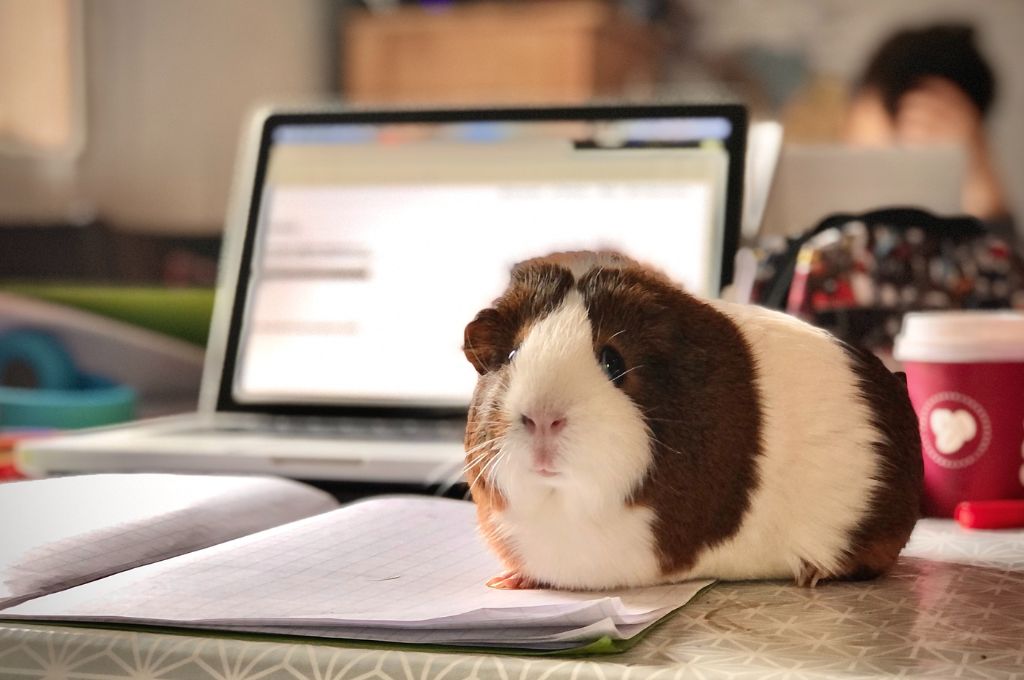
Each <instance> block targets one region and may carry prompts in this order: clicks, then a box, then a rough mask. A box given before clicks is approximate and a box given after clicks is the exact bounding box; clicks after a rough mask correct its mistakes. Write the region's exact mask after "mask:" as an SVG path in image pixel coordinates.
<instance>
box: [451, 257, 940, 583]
mask: <svg viewBox="0 0 1024 680" xmlns="http://www.w3.org/2000/svg"><path fill="white" fill-rule="evenodd" d="M463 349H464V352H465V355H466V357H467V359H469V361H470V362H471V363H472V364H473V366H474V367H475V368H476V370H477V372H478V373H479V377H478V379H477V385H476V388H475V391H474V393H473V397H472V401H471V405H470V409H469V414H468V423H467V428H466V438H465V444H466V472H467V480H468V481H469V483H470V490H471V493H472V497H473V499H474V502H475V503H476V506H477V516H478V520H479V526H480V529H481V532H482V534H483V536H484V537H485V539H486V540H487V542H488V543H489V545H490V546H491V547H492V548H493V549H494V551H495V552H496V553H497V555H498V556H499V558H500V559H501V561H502V562H503V563H504V565H505V567H507V571H505V572H504V573H503V574H499V575H497V576H496V577H495V578H493V579H491V581H489V585H492V586H494V587H499V588H532V587H551V588H559V589H574V590H591V589H606V588H617V587H630V586H641V585H651V584H661V583H669V582H675V581H681V580H686V579H691V578H719V579H726V580H741V579H742V580H745V579H780V578H782V579H788V578H793V579H795V581H796V582H797V583H798V584H800V585H806V586H814V585H816V584H817V582H818V581H819V580H821V579H837V580H838V579H850V580H853V579H867V578H873V577H875V576H878V575H880V574H882V573H884V572H886V571H887V570H888V569H889V568H890V567H891V566H892V565H893V563H894V562H895V561H896V558H897V556H898V555H899V552H900V550H901V549H902V548H903V546H904V545H905V544H906V542H907V539H908V537H909V535H910V532H911V530H912V529H913V527H914V524H915V522H916V520H917V517H918V506H919V495H920V487H921V479H922V462H921V443H920V438H919V433H918V425H917V418H916V417H915V415H914V411H913V408H912V407H911V404H910V400H909V397H908V395H907V391H906V386H905V383H904V382H901V380H900V379H899V377H898V376H897V375H895V374H893V373H891V372H889V371H888V370H887V369H886V368H885V367H884V366H883V364H882V363H881V362H880V361H879V360H878V359H877V358H875V357H874V356H873V355H872V354H870V353H868V352H865V351H862V350H860V349H857V348H855V347H852V346H850V345H848V344H845V343H843V342H841V341H839V340H838V339H836V338H835V337H833V336H832V335H830V334H829V333H827V332H825V331H823V330H820V329H818V328H815V327H813V326H810V325H808V324H806V323H804V322H802V321H800V320H798V319H796V318H793V317H790V316H787V315H785V314H781V313H778V312H774V311H770V310H767V309H763V308H759V307H755V306H751V305H737V304H730V303H726V302H722V301H717V300H707V299H698V298H697V297H694V296H692V295H690V294H688V293H686V292H684V291H683V289H682V288H681V287H679V286H677V285H675V284H674V283H673V282H672V281H670V280H669V279H668V278H667V277H666V276H665V275H664V274H662V273H660V272H658V271H655V270H653V269H651V268H648V267H646V266H643V265H641V264H639V263H638V262H636V261H634V260H631V259H629V258H627V257H625V256H623V255H620V254H617V253H610V252H602V253H589V252H577V253H557V254H554V255H551V256H548V257H542V258H537V259H533V260H529V261H526V262H523V263H521V264H518V265H516V266H515V267H514V269H513V271H512V274H511V281H510V283H509V285H508V288H507V289H506V291H505V292H504V293H503V294H502V295H501V297H499V298H498V299H497V300H496V301H495V302H494V303H493V306H492V307H490V308H487V309H484V310H483V311H481V312H479V313H478V314H477V315H476V318H474V319H473V321H472V322H470V323H469V325H468V326H467V327H466V330H465V341H464V346H463Z"/></svg>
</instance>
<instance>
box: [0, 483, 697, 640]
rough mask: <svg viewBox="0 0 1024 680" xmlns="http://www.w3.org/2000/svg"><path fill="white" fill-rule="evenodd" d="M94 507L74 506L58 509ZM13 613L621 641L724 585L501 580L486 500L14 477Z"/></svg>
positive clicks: (9, 597)
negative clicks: (482, 511)
mask: <svg viewBox="0 0 1024 680" xmlns="http://www.w3.org/2000/svg"><path fill="white" fill-rule="evenodd" d="M69 499H74V500H75V501H76V502H78V504H79V507H80V508H82V509H81V511H80V512H79V513H77V514H74V515H68V514H64V513H61V514H58V513H53V512H52V507H53V506H54V504H63V503H67V502H68V500H69ZM8 511H9V512H10V513H13V512H15V511H17V512H22V513H26V514H25V517H26V519H25V522H24V523H23V525H22V526H21V527H20V528H16V529H17V530H16V531H14V532H13V533H12V535H9V536H8V540H7V541H5V543H4V545H3V546H0V619H17V620H30V621H61V622H76V623H82V622H84V623H93V624H99V625H107V626H109V625H114V626H125V625H137V626H139V625H141V626H158V627H173V628H188V629H198V630H204V631H219V632H221V633H234V634H240V633H247V634H251V633H263V634H274V635H290V636H295V635H299V636H309V637H317V638H332V639H345V640H361V641H373V642H385V643H406V644H430V645H448V646H459V647H482V648H500V649H505V650H517V651H524V650H532V651H559V650H568V649H572V650H576V651H580V650H586V651H592V652H600V651H606V652H607V651H616V650H618V649H620V648H622V647H624V646H627V645H628V644H629V643H630V642H631V641H634V640H635V639H636V638H637V636H638V635H640V634H641V633H643V632H644V631H645V630H646V629H648V628H649V627H650V626H652V625H654V624H655V623H656V622H657V621H659V620H660V619H662V618H663V617H665V616H666V615H668V614H669V613H671V612H672V611H674V610H676V609H678V608H679V607H681V606H683V605H684V604H685V603H686V602H688V601H689V600H690V599H691V598H692V597H694V596H695V595H696V594H697V593H699V592H700V591H701V590H703V589H704V588H705V587H707V586H708V585H710V583H711V582H710V581H691V582H685V583H679V584H672V585H663V586H654V587H649V588H634V589H627V590H621V591H608V592H568V591H554V590H542V589H536V590H495V589H493V588H489V587H487V586H486V585H485V583H486V581H487V579H488V578H489V577H491V576H494V575H495V574H497V573H498V572H499V571H501V566H500V564H499V562H498V560H497V558H496V557H495V556H494V555H493V554H492V552H491V551H490V550H488V549H487V547H486V546H485V545H484V543H483V541H482V539H481V538H480V536H479V534H478V532H477V530H476V515H475V508H474V506H473V504H472V503H469V502H465V501H457V500H452V499H446V498H430V497H424V496H390V497H377V498H374V499H371V500H365V501H360V502H357V503H353V504H350V505H346V506H342V507H337V504H336V503H334V501H333V499H331V498H330V497H329V496H327V494H324V493H323V492H320V491H318V490H316V489H313V488H312V487H309V486H305V485H301V484H298V483H296V482H292V481H288V480H282V479H276V478H264V477H256V476H249V477H239V476H233V477H232V476H195V475H155V474H145V475H121V474H118V475H110V474H107V475H84V476H77V477H65V478H55V479H47V480H37V481H32V482H21V483H14V484H8V485H5V486H4V487H2V488H0V512H3V514H4V516H8Z"/></svg>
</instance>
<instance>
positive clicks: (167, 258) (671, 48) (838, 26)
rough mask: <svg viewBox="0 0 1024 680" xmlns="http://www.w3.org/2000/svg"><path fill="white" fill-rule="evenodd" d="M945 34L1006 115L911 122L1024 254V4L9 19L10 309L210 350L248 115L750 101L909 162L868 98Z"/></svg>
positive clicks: (43, 7)
mask: <svg viewBox="0 0 1024 680" xmlns="http://www.w3.org/2000/svg"><path fill="white" fill-rule="evenodd" d="M950 23H954V24H957V25H959V26H961V27H962V29H963V30H966V31H967V33H966V35H967V36H968V41H971V40H973V42H974V44H975V45H976V46H977V48H978V50H979V51H980V53H981V54H982V55H983V58H984V60H985V61H987V63H988V65H989V66H990V67H991V75H992V79H993V81H994V84H995V87H994V96H993V97H990V98H991V100H992V101H991V106H990V110H989V111H988V112H987V113H986V112H984V110H983V109H984V108H985V107H982V109H981V110H979V108H978V106H977V105H972V104H971V103H970V102H969V101H968V100H966V99H964V95H963V93H962V92H960V91H959V90H955V88H954V89H953V90H949V88H946V90H943V87H942V86H941V83H940V86H939V87H937V88H933V89H934V91H933V92H931V93H930V94H929V93H928V92H925V95H927V96H924V98H923V101H920V102H918V104H920V105H921V106H920V107H919V108H921V107H923V108H924V109H927V108H928V107H929V106H930V105H932V104H935V103H936V102H938V105H939V106H940V108H941V106H943V105H945V104H943V102H945V103H947V104H949V106H950V107H951V109H950V110H954V115H952V116H946V117H945V118H943V115H944V114H943V115H939V116H938V117H937V118H936V119H935V120H937V121H938V122H937V123H935V125H934V126H933V127H935V128H936V129H937V130H938V132H937V134H938V135H939V136H940V137H943V139H944V140H945V141H946V142H950V141H952V142H954V143H958V144H961V145H963V146H964V147H965V151H964V153H965V154H966V156H967V158H968V165H969V166H970V167H973V166H975V165H979V164H980V166H982V174H983V175H985V177H986V178H987V179H988V180H991V181H989V182H987V184H986V186H987V189H986V191H987V193H986V194H985V197H984V198H985V201H987V202H985V201H982V203H983V205H982V206H981V207H979V208H977V209H975V208H974V207H972V206H971V205H969V204H968V203H969V202H968V201H967V200H966V198H965V201H964V204H963V206H962V207H963V209H964V210H965V211H968V212H973V213H974V214H975V215H976V216H978V217H981V218H982V219H984V220H989V221H993V222H997V223H998V224H999V225H1000V226H1001V228H1003V229H1004V233H1006V232H1005V230H1009V232H1010V237H1011V240H1012V236H1013V234H1012V232H1013V230H1015V229H1019V222H1015V221H1014V219H1013V216H1014V215H1016V216H1019V215H1021V214H1024V126H1022V124H1021V121H1022V120H1024V116H1022V115H1021V114H1022V112H1024V69H1021V68H1020V66H1019V65H1020V64H1021V63H1024V41H1022V40H1021V35H1022V34H1021V29H1022V28H1024V3H1022V2H1020V1H1019V0H986V1H985V2H972V3H968V2H962V1H960V0H903V1H902V2H899V3H893V2H890V1H888V0H818V1H817V2H814V3H807V2H803V1H801V0H775V1H773V2H756V1H754V0H464V1H460V2H451V1H442V0H421V1H420V2H400V1H399V0H365V1H363V2H357V1H355V0H349V1H345V0H290V1H289V2H280V1H278V0H216V1H210V0H174V1H171V0H0V292H2V291H5V290H6V291H13V292H15V293H21V294H28V295H32V296H35V297H38V298H43V299H48V300H51V301H58V302H64V303H70V304H73V305H76V306H78V307H81V308H84V309H88V310H91V311H94V312H95V311H99V312H101V313H105V314H108V315H109V316H112V317H114V318H123V319H124V320H129V321H133V322H136V321H141V322H142V323H143V324H144V325H146V326H148V327H149V328H151V329H155V330H157V331H160V332H163V333H167V334H169V335H171V336H174V337H175V338H177V339H178V340H180V341H182V342H184V343H186V344H189V345H191V346H192V347H194V348H196V350H197V351H199V352H201V348H202V346H203V344H204V342H205V340H206V328H207V326H206V324H207V322H208V318H209V312H210V308H211V305H212V286H213V284H214V282H215V278H216V271H217V257H218V253H219V248H220V238H221V233H222V230H223V227H224V224H223V219H224V213H225V208H226V204H227V200H228V194H229V190H230V184H231V178H232V168H233V164H234V159H235V154H236V151H237V147H238V142H239V138H240V132H241V130H242V126H243V121H244V120H245V116H246V114H247V113H248V112H250V111H251V110H252V109H253V108H254V107H256V106H259V105H261V104H268V103H275V104H281V103H295V104H307V103H310V102H321V103H322V102H329V103H339V102H341V103H346V104H358V105H370V106H372V105H407V104H412V105H441V104H446V105H447V104H475V105H485V104H519V103H548V104H553V103H585V102H591V101H602V102H608V101H632V102H648V101H661V100H673V99H678V100H685V101H688V102H720V101H739V102H742V103H745V104H746V105H747V106H748V107H749V109H750V112H751V116H752V119H753V120H754V121H777V122H778V123H780V124H781V140H782V142H783V143H784V145H785V146H787V147H788V146H790V145H798V144H799V145H807V144H839V143H850V144H857V145H869V146H870V145H882V144H889V143H900V142H902V141H905V140H904V139H902V138H900V137H899V135H897V134H895V133H894V132H893V130H892V129H891V128H892V120H889V122H888V123H887V122H886V116H887V114H886V111H885V106H890V109H891V107H892V106H893V103H892V102H888V101H886V102H882V100H881V99H879V100H878V101H875V102H873V103H872V102H871V101H867V102H865V101H862V98H860V96H859V95H860V94H862V93H863V91H862V90H859V89H858V84H859V83H860V82H861V80H862V77H863V74H864V73H865V69H866V67H867V65H868V62H869V60H870V59H871V57H872V55H873V54H875V53H876V50H877V48H878V47H879V45H880V44H882V43H883V41H885V40H886V39H887V38H888V37H890V36H892V35H893V34H894V33H895V32H897V31H900V30H903V29H908V28H910V29H913V28H919V27H923V26H928V25H935V24H950ZM924 89H928V88H924ZM929 97H930V99H929ZM901 101H902V100H901ZM929 102H931V103H929ZM965 102H966V103H965ZM861 104H864V106H862V107H860V109H863V111H862V112H863V113H865V116H864V117H863V119H862V120H860V122H858V123H857V124H856V125H854V124H852V123H851V112H852V111H854V110H860V109H858V106H860V105H861ZM975 104H976V102H975ZM896 105H897V106H902V103H901V102H896ZM958 106H959V107H960V108H959V109H957V108H956V107H958ZM986 106H987V104H986ZM872 107H873V108H872ZM956 111H959V115H960V117H959V118H957V114H956V113H955V112H956ZM924 115H925V118H927V114H924ZM872 116H874V119H873V118H872ZM893 116H895V113H894V112H893V111H892V110H890V111H889V118H893ZM893 119H894V118H893ZM872 120H874V123H872V122H871V121H872ZM864 121H867V122H864ZM933 122H934V121H933ZM930 124H931V123H929V122H928V121H927V120H925V121H924V123H922V124H920V125H918V129H917V132H916V133H914V134H916V135H918V136H917V137H914V134H911V135H910V137H909V138H910V139H911V141H914V140H915V139H916V140H917V141H921V135H922V134H924V133H922V132H921V130H922V129H925V128H928V125H930ZM886 126H888V127H886ZM944 126H945V127H944ZM776 129H779V128H776ZM926 131H927V130H926ZM978 159H981V160H978ZM966 191H967V189H965V192H966ZM966 195H967V194H966V193H965V197H966ZM752 197H754V193H752V192H748V201H750V200H752ZM794 226H795V227H798V228H800V229H803V228H806V227H809V226H811V225H810V224H799V225H794ZM745 233H746V235H747V236H748V239H749V238H750V237H751V236H752V234H753V235H756V225H755V229H754V231H753V232H750V233H747V232H745ZM111 286H112V287H113V288H111ZM125 286H131V287H132V291H133V292H132V297H126V296H125V295H124V290H125V288H124V287H125ZM111 290H115V291H116V292H115V293H114V294H113V298H116V299H112V298H111ZM169 295H170V297H168V296H169ZM154 296H155V297H154ZM140 310H141V311H140ZM154 311H156V312H157V313H154ZM193 359H194V357H193V358H192V359H189V361H191V364H190V365H194V366H196V367H197V366H198V363H197V360H193ZM193 375H194V376H195V377H196V379H197V378H198V368H196V370H195V371H194V373H193Z"/></svg>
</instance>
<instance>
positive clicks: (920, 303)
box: [753, 208, 1024, 353]
mask: <svg viewBox="0 0 1024 680" xmlns="http://www.w3.org/2000/svg"><path fill="white" fill-rule="evenodd" d="M753 298H754V301H755V302H757V303H758V304H761V305H764V306H766V307H773V308H776V309H785V310H786V311H787V312H789V313H790V314H794V315H796V316H798V317H800V318H802V319H805V320H807V321H809V322H811V323H813V324H815V325H817V326H820V327H822V328H826V329H828V330H830V331H832V332H833V333H835V334H836V335H837V336H839V337H840V338H842V339H844V340H846V341H848V342H851V343H853V344H857V345H860V346H862V347H865V348H867V349H870V350H872V351H875V352H880V353H886V352H888V351H890V350H891V348H892V341H893V338H894V337H895V335H896V333H897V332H899V329H900V323H901V320H902V317H903V314H904V313H905V312H909V311H916V310H926V309H999V308H1017V309H1024V261H1022V260H1021V258H1020V256H1019V255H1018V254H1017V253H1016V252H1014V250H1013V248H1012V247H1011V245H1010V244H1009V243H1008V242H1007V241H1006V240H1004V239H1002V238H1000V237H999V236H996V235H994V234H991V233H990V232H989V231H987V230H986V229H985V227H984V226H983V225H982V223H981V222H979V221H978V220H976V219H974V218H971V217H952V218H948V217H937V216H935V215H932V214H930V213H927V212H924V211H921V210H915V209H904V208H895V209H887V210H877V211H873V212H868V213H864V214H861V215H851V214H840V215H833V216H830V217H828V218H826V219H825V220H823V221H822V222H821V223H820V224H818V226H816V227H815V228H814V229H812V230H810V231H809V232H807V233H806V234H803V235H802V236H800V237H798V238H795V239H791V240H789V241H788V242H787V244H786V247H785V249H783V250H782V251H780V252H776V253H773V254H768V255H766V256H764V257H763V258H762V261H761V266H760V267H759V270H758V279H757V282H756V284H755V287H754V295H753Z"/></svg>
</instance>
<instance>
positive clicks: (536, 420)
mask: <svg viewBox="0 0 1024 680" xmlns="http://www.w3.org/2000/svg"><path fill="white" fill-rule="evenodd" d="M519 420H520V422H522V424H523V426H524V427H526V431H527V432H529V433H530V434H536V433H538V432H539V433H540V434H547V433H550V434H555V433H557V432H559V431H561V430H562V429H563V428H565V422H566V419H565V416H563V415H552V414H549V413H534V414H533V417H531V416H529V415H527V414H525V413H524V414H522V415H521V416H520V417H519Z"/></svg>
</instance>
